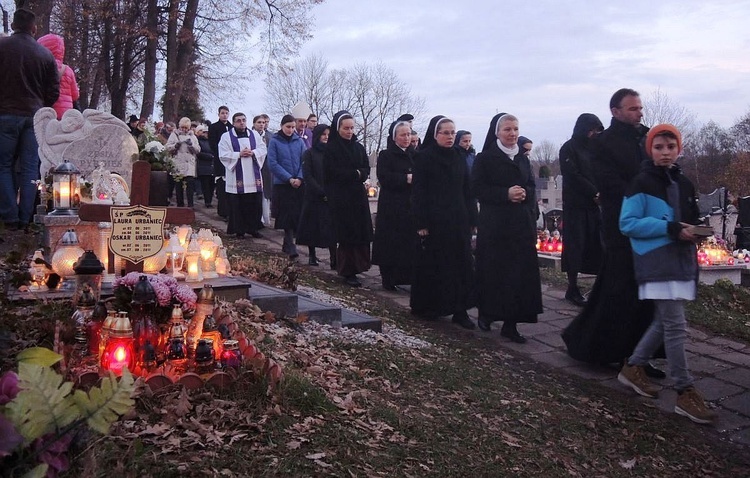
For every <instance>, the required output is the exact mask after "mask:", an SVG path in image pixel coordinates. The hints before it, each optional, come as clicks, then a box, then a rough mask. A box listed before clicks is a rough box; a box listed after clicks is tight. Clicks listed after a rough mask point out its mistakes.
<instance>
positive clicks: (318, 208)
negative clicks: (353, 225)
mask: <svg viewBox="0 0 750 478" xmlns="http://www.w3.org/2000/svg"><path fill="white" fill-rule="evenodd" d="M302 176H303V177H304V178H305V190H304V198H303V201H302V215H301V216H300V221H299V227H298V228H297V244H302V245H305V246H312V247H332V246H335V245H336V240H335V239H334V234H333V232H334V231H333V220H332V219H331V211H330V209H329V207H328V197H327V196H326V191H325V172H324V164H323V151H322V150H320V149H318V148H316V147H312V148H310V149H308V150H306V151H305V152H304V153H302Z"/></svg>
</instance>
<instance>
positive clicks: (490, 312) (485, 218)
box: [472, 113, 542, 343]
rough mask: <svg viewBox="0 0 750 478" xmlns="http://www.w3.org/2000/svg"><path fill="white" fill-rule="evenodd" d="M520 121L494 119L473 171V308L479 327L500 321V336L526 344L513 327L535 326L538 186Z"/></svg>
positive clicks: (538, 289)
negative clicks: (520, 135) (525, 150)
mask: <svg viewBox="0 0 750 478" xmlns="http://www.w3.org/2000/svg"><path fill="white" fill-rule="evenodd" d="M517 140H518V119H517V118H516V117H515V116H513V115H509V114H505V113H500V114H498V115H496V116H495V117H494V118H492V121H491V122H490V128H489V131H488V132H487V137H486V138H485V140H484V147H483V148H482V152H481V153H479V155H477V159H476V161H475V162H474V169H473V171H472V185H473V187H474V192H475V194H476V196H477V199H478V200H479V225H478V227H477V229H478V231H477V251H476V258H477V307H478V309H479V319H478V321H477V322H478V324H479V328H480V329H482V330H484V331H489V330H490V327H491V324H492V322H494V321H497V320H502V321H503V327H502V329H501V331H500V335H502V336H503V337H507V338H509V339H510V340H512V341H513V342H516V343H524V342H526V339H525V338H524V337H523V336H522V335H521V334H519V333H518V330H517V329H516V323H518V322H527V323H529V322H531V323H533V322H536V321H537V314H540V313H541V312H542V287H541V282H540V279H539V265H538V263H537V257H536V246H535V243H536V215H537V211H538V209H537V207H536V187H535V183H534V175H533V173H532V170H531V164H530V163H529V158H528V157H527V156H526V155H525V154H524V153H523V151H521V148H519V146H518V144H517V143H516V141H517Z"/></svg>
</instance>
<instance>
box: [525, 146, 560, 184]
mask: <svg viewBox="0 0 750 478" xmlns="http://www.w3.org/2000/svg"><path fill="white" fill-rule="evenodd" d="M559 152H560V148H559V147H558V146H557V145H556V144H555V143H553V142H552V141H550V140H547V139H545V140H542V141H541V142H540V143H533V147H532V149H531V162H532V164H533V165H534V166H535V169H536V170H537V174H539V175H540V176H541V173H539V171H540V170H541V169H542V168H543V167H544V171H548V172H549V175H550V177H553V178H554V177H555V176H557V175H559V174H560V160H559Z"/></svg>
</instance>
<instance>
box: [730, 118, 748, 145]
mask: <svg viewBox="0 0 750 478" xmlns="http://www.w3.org/2000/svg"><path fill="white" fill-rule="evenodd" d="M729 133H730V135H731V136H732V138H734V143H735V144H734V147H735V151H736V152H737V153H748V152H750V111H748V112H747V113H745V116H743V117H742V118H740V119H739V120H738V121H737V122H736V123H735V124H734V126H732V128H731V129H730V130H729Z"/></svg>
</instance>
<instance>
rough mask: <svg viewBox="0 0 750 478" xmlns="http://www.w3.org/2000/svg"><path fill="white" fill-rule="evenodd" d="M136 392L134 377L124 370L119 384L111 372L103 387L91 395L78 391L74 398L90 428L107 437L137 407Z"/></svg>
mask: <svg viewBox="0 0 750 478" xmlns="http://www.w3.org/2000/svg"><path fill="white" fill-rule="evenodd" d="M134 390H135V381H134V380H133V376H132V375H131V374H130V372H129V371H128V369H127V368H124V369H123V370H122V377H120V380H119V382H118V380H117V377H115V375H114V373H112V372H110V373H109V377H105V378H104V379H102V385H101V387H94V388H92V389H91V390H90V391H89V393H86V392H84V391H83V390H76V391H75V394H74V395H73V398H74V399H75V403H76V405H77V406H78V408H79V409H80V412H81V414H82V415H83V417H85V418H86V423H87V424H88V426H89V427H91V428H92V429H94V430H96V431H98V432H99V433H101V434H104V435H106V434H107V433H109V427H110V426H111V425H112V424H113V423H114V422H116V421H117V420H118V419H119V418H120V415H123V414H124V413H126V412H127V411H128V410H130V408H131V407H132V406H133V405H135V400H133V399H132V398H131V395H132V394H133V391H134Z"/></svg>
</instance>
